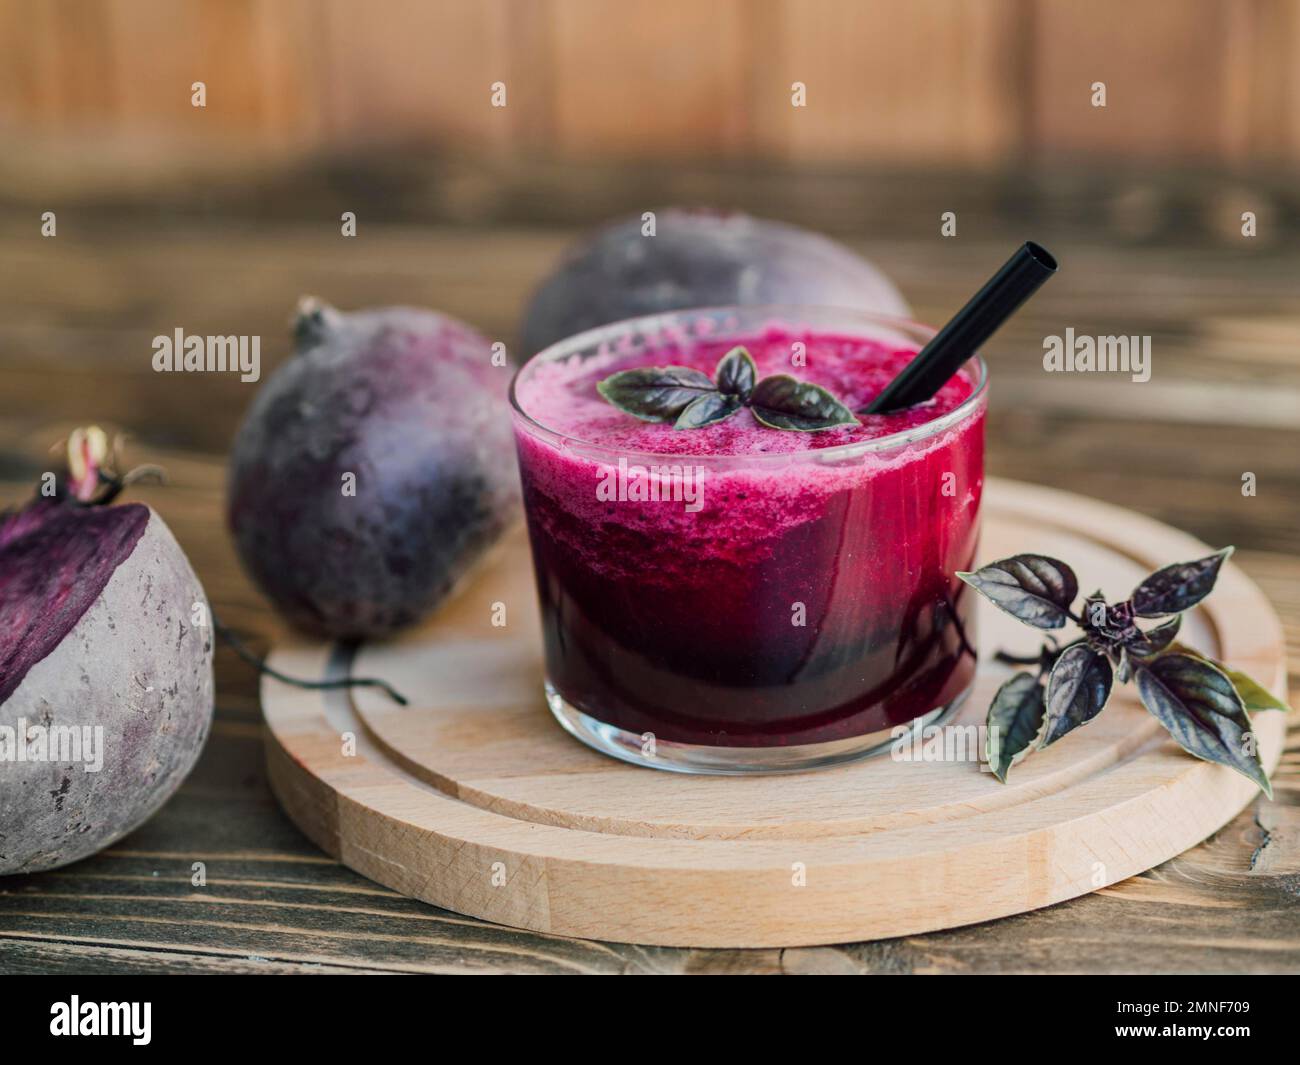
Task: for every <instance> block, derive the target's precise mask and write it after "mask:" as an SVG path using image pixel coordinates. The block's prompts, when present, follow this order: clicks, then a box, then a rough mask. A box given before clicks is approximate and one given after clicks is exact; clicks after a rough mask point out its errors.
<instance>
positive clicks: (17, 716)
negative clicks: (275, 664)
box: [0, 500, 213, 874]
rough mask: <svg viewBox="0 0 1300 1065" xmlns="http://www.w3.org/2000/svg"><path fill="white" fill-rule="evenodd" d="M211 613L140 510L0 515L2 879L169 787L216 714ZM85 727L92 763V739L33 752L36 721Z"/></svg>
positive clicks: (162, 530) (113, 825)
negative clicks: (97, 758) (97, 738)
mask: <svg viewBox="0 0 1300 1065" xmlns="http://www.w3.org/2000/svg"><path fill="white" fill-rule="evenodd" d="M207 616H208V614H207V600H206V599H205V597H204V594H203V588H202V586H201V585H200V584H199V581H198V578H197V577H196V576H195V575H194V571H193V570H192V569H191V568H190V565H189V562H188V561H187V560H186V558H185V555H184V553H183V552H182V551H181V549H180V546H179V545H178V544H177V543H176V540H175V538H174V537H173V536H172V534H171V531H170V530H169V529H168V528H167V526H166V525H165V524H163V521H162V519H161V518H159V517H158V515H157V514H155V513H154V512H153V511H151V510H150V509H149V508H148V507H145V506H141V505H140V504H138V503H136V504H128V505H124V506H111V507H110V506H89V507H88V506H80V505H78V504H76V503H72V502H67V501H65V500H59V501H55V500H39V501H37V502H35V503H33V504H31V505H30V506H29V507H27V508H26V509H24V510H22V511H18V512H16V513H13V514H6V515H4V516H2V517H0V874H3V873H17V872H35V871H38V870H41V869H49V868H52V867H54V866H59V865H66V864H67V863H68V862H72V861H76V860H77V859H79V858H83V857H85V856H86V855H88V854H92V853H94V852H95V851H97V850H99V849H101V848H103V847H106V846H108V845H109V844H110V843H112V842H113V841H114V840H116V839H118V838H120V837H121V836H123V835H125V834H126V833H127V832H129V831H131V830H132V829H134V828H135V827H136V826H137V825H139V824H141V823H142V822H143V821H144V820H145V819H146V818H147V817H148V816H149V815H150V814H152V813H153V812H154V810H156V809H157V808H158V807H159V806H160V805H162V803H163V802H164V801H165V800H166V799H167V798H168V797H169V796H170V795H171V794H172V792H174V791H175V790H176V788H177V787H179V785H180V783H181V781H182V780H183V779H184V778H185V776H186V774H187V773H189V771H190V769H191V767H192V766H193V765H194V762H195V760H196V759H197V758H198V754H199V751H200V749H201V748H202V746H203V741H204V739H205V738H206V737H207V733H208V726H209V724H210V722H211V719H212V704H213V695H212V639H211V632H210V630H209V629H208V628H207V627H206V619H207ZM196 618H202V619H204V623H203V625H202V627H201V626H199V625H196V624H195V619H196ZM96 727H100V728H102V730H103V731H102V734H101V735H102V741H103V742H102V746H100V747H99V748H98V749H99V752H100V755H101V756H102V764H101V766H100V768H99V769H98V770H97V771H88V770H87V768H86V764H87V762H88V761H89V758H88V757H87V756H88V755H89V752H90V750H91V749H90V748H78V750H81V751H82V759H81V760H80V761H78V760H77V759H75V758H72V757H61V756H59V755H56V756H46V757H44V758H41V757H39V756H38V751H39V749H40V748H39V746H37V745H36V744H38V743H39V741H38V740H37V737H36V733H34V732H33V731H32V730H33V728H35V729H37V730H39V731H40V732H41V733H43V734H44V735H46V736H47V737H48V736H50V735H51V730H55V729H58V730H61V731H63V730H76V732H77V734H78V740H79V741H80V740H81V739H84V737H85V733H84V731H83V730H84V729H85V728H89V729H91V730H93V729H95V728H96ZM69 735H70V733H69V732H68V731H64V736H65V737H66V736H69ZM18 745H22V746H23V747H24V748H25V750H24V760H22V761H19V760H18V758H17V749H18ZM72 751H73V748H71V747H65V748H64V749H63V750H62V751H61V752H60V755H70V754H71V753H72Z"/></svg>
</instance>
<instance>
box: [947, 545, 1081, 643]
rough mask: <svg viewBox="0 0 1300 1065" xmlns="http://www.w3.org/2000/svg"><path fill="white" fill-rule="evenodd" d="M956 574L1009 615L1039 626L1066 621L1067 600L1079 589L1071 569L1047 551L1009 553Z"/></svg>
mask: <svg viewBox="0 0 1300 1065" xmlns="http://www.w3.org/2000/svg"><path fill="white" fill-rule="evenodd" d="M957 576H958V577H960V578H961V579H962V580H964V581H965V582H966V583H967V584H969V585H970V586H971V587H972V588H974V589H975V590H976V591H977V592H979V593H980V594H981V595H983V596H985V597H986V598H988V599H989V600H990V601H991V602H992V603H993V604H994V605H996V606H999V607H1001V608H1002V609H1003V610H1005V611H1006V612H1007V613H1008V614H1010V615H1011V616H1012V617H1014V618H1019V619H1020V620H1021V621H1023V622H1024V623H1025V624H1026V625H1033V626H1034V627H1035V628H1038V629H1059V628H1060V627H1061V626H1062V625H1064V624H1065V623H1066V622H1067V621H1069V620H1070V613H1069V608H1070V604H1071V603H1072V602H1074V597H1075V596H1076V595H1077V594H1078V593H1079V581H1078V579H1077V578H1076V577H1075V576H1074V570H1072V569H1070V567H1069V566H1067V565H1066V564H1065V563H1064V562H1060V561H1058V560H1056V559H1054V558H1048V557H1047V556H1046V555H1012V556H1011V557H1010V558H1004V559H1000V560H999V561H997V562H990V563H989V564H988V565H987V566H982V567H981V568H980V569H977V570H976V571H975V572H974V573H958V574H957Z"/></svg>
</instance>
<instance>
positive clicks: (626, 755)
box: [546, 680, 970, 776]
mask: <svg viewBox="0 0 1300 1065" xmlns="http://www.w3.org/2000/svg"><path fill="white" fill-rule="evenodd" d="M969 694H970V688H967V689H966V690H965V691H963V692H961V693H960V694H959V695H958V696H957V697H956V698H955V699H953V700H952V702H950V703H948V704H946V705H945V706H940V707H936V708H935V709H934V710H931V711H930V712H929V713H928V714H924V715H922V716H921V717H918V718H916V719H915V720H914V721H912V722H911V723H910V725H909V727H910V728H913V729H921V728H925V727H926V726H928V725H937V724H939V723H940V722H942V721H944V720H946V719H947V718H948V717H949V716H950V715H951V714H952V713H953V712H954V711H955V710H956V709H957V708H958V707H959V706H961V704H962V703H963V702H964V701H965V699H966V696H967V695H969ZM546 703H547V705H548V706H549V707H550V708H551V713H552V714H554V715H555V720H556V721H558V722H559V723H560V724H561V725H562V726H563V727H564V730H565V731H566V732H567V733H569V735H571V736H575V737H577V738H578V739H580V740H581V741H582V742H583V743H585V744H586V745H587V746H588V747H594V748H595V749H596V750H598V751H600V752H601V753H602V754H608V755H612V756H613V757H615V758H619V759H622V760H623V761H624V762H631V763H632V764H633V765H640V766H646V767H647V768H649V769H667V770H670V771H672V772H674V773H707V774H713V775H717V776H742V775H745V774H749V773H795V772H799V771H800V770H804V769H821V768H823V767H825V766H832V765H840V764H842V763H844V762H853V761H856V760H857V759H859V758H869V757H871V756H872V755H875V754H881V753H883V752H885V751H887V750H889V748H890V746H891V745H892V744H893V743H894V740H895V738H896V737H895V729H896V728H897V727H898V726H893V727H890V728H887V729H882V730H880V731H879V732H870V733H867V734H866V735H864V736H850V737H849V738H848V739H844V740H828V741H827V742H825V743H804V744H798V745H795V746H790V747H710V746H706V745H704V744H695V743H673V742H671V741H669V740H661V739H657V738H656V739H655V740H654V743H653V744H651V743H650V742H649V741H648V739H643V738H642V737H641V736H640V735H639V734H637V733H634V732H627V731H625V730H623V729H621V728H615V727H614V726H613V725H607V724H605V723H604V722H603V721H597V720H596V719H595V718H594V717H591V716H590V715H589V714H584V713H583V712H582V711H581V710H579V709H578V708H577V707H576V706H574V705H573V704H572V703H570V702H568V701H567V700H566V699H565V698H564V696H562V695H561V694H560V693H559V692H558V691H556V690H555V688H554V687H553V686H552V685H551V682H550V681H549V680H548V681H547V682H546Z"/></svg>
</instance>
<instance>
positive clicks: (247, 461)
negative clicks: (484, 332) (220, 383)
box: [228, 300, 519, 639]
mask: <svg viewBox="0 0 1300 1065" xmlns="http://www.w3.org/2000/svg"><path fill="white" fill-rule="evenodd" d="M295 337H296V340H297V352H296V354H295V355H294V357H293V358H292V359H290V360H289V361H288V362H287V363H286V364H285V365H284V366H282V367H280V368H279V369H278V370H277V371H276V373H275V374H274V375H272V377H271V378H270V380H269V381H267V383H266V384H265V385H263V386H262V388H261V389H260V391H259V392H258V394H257V397H256V399H255V400H254V401H253V405H252V407H251V408H250V410H249V413H248V416H247V418H246V420H245V422H244V424H243V426H242V427H241V429H240V431H239V435H238V437H237V438H236V440H235V445H234V450H233V453H232V456H231V463H230V482H229V510H228V515H229V523H230V528H231V531H232V532H233V534H234V538H235V545H236V547H237V549H238V551H239V556H240V558H241V560H242V561H243V563H244V566H245V568H246V569H247V570H248V572H249V573H250V574H251V576H252V577H253V579H254V580H255V581H256V583H257V584H258V586H259V587H260V588H261V589H262V591H263V592H264V593H265V594H266V595H267V597H268V598H269V599H270V600H271V601H272V602H273V603H274V604H275V606H276V607H277V608H278V609H279V610H280V612H281V613H282V614H283V615H284V616H285V617H286V618H287V619H288V620H289V621H290V622H292V623H293V624H294V625H296V626H297V627H298V628H300V629H303V630H305V631H307V632H310V633H314V634H317V635H322V636H329V637H335V638H342V639H355V638H365V637H374V636H382V635H385V634H387V633H390V632H393V631H394V630H396V629H399V628H401V627H403V626H405V625H409V624H411V623H412V622H414V621H417V620H419V619H420V618H422V617H423V616H424V615H426V614H427V613H428V612H429V611H430V610H432V609H433V607H435V606H436V605H437V604H438V603H439V602H440V601H441V600H442V599H443V598H444V597H445V596H446V595H447V594H448V592H449V591H450V590H451V589H452V587H453V586H454V585H455V584H456V582H457V581H458V580H459V579H460V578H461V577H462V576H463V575H464V574H465V573H466V571H467V570H468V569H469V567H470V566H471V565H472V564H473V563H474V561H475V560H476V559H478V558H479V557H480V556H481V555H482V554H483V552H484V551H485V550H486V549H487V548H488V547H489V546H490V545H491V544H492V543H493V542H494V541H495V540H496V539H497V538H498V537H499V536H500V534H501V532H502V531H503V530H504V528H505V526H506V525H507V524H508V522H509V521H510V520H511V518H512V516H513V514H514V511H515V508H516V505H517V499H518V492H519V488H518V477H517V474H516V471H515V464H514V448H513V443H512V440H511V429H510V417H509V412H508V408H507V406H506V399H505V395H506V386H507V382H508V379H509V372H508V370H507V369H506V368H505V367H504V366H498V365H494V364H493V360H492V350H491V347H490V345H489V343H488V341H487V340H486V339H484V338H483V337H482V336H480V335H479V334H478V333H477V332H475V331H474V330H473V329H471V328H470V327H469V326H467V325H465V324H463V323H461V322H458V321H456V320H455V319H453V318H450V317H448V316H446V315H441V314H437V313H435V312H433V311H422V310H416V309H412V308H403V307H390V308H383V309H379V310H371V311H359V312H355V313H344V312H340V311H337V310H335V309H334V308H332V307H329V306H327V305H325V304H322V303H319V302H317V301H315V300H304V301H303V303H302V304H301V306H300V308H299V314H298V318H297V322H296V325H295Z"/></svg>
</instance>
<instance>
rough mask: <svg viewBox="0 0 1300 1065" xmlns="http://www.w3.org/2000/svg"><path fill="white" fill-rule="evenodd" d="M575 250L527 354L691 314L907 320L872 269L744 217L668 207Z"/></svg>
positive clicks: (546, 292) (825, 241) (544, 306)
mask: <svg viewBox="0 0 1300 1065" xmlns="http://www.w3.org/2000/svg"><path fill="white" fill-rule="evenodd" d="M643 225H644V223H643V222H642V219H641V217H640V216H637V217H635V218H629V219H625V220H622V221H618V222H613V223H610V224H609V225H607V226H604V227H603V228H601V229H599V230H597V231H596V232H595V233H594V234H591V235H589V236H587V237H585V238H583V239H582V240H580V241H579V242H578V243H577V244H576V245H574V246H573V247H572V248H570V249H569V251H568V252H567V253H566V255H565V256H564V259H563V261H562V262H561V263H560V265H559V267H558V268H557V269H556V271H555V272H554V273H553V274H551V275H550V277H548V278H547V279H546V280H545V281H544V282H543V283H542V284H541V286H540V287H539V288H538V289H537V291H536V293H535V294H534V295H533V299H532V302H531V303H530V304H529V306H528V310H527V312H526V313H525V315H524V323H523V327H522V333H523V348H524V351H523V354H524V355H525V356H531V355H535V354H536V353H537V352H539V351H541V350H542V349H543V348H545V347H547V346H549V345H550V344H553V343H555V342H556V341H557V340H563V339H564V338H565V337H569V336H572V335H573V334H574V333H580V332H582V331H583V330H584V329H591V328H594V327H595V326H598V325H605V324H607V323H609V322H617V321H621V320H622V319H624V318H634V317H636V316H638V315H643V314H658V313H660V312H661V311H675V310H684V309H686V308H688V307H720V306H730V305H733V304H738V305H743V306H754V305H760V304H769V303H770V304H794V305H804V306H820V307H845V308H852V309H856V310H863V311H874V312H877V313H880V314H890V315H897V316H902V317H907V316H908V314H909V313H910V311H909V309H908V306H907V303H906V302H905V301H904V300H903V297H902V296H900V295H899V294H898V290H897V289H896V288H895V287H894V285H893V283H892V282H891V281H890V280H889V279H888V278H887V277H886V276H885V275H884V274H883V273H881V272H880V271H879V270H878V269H877V268H876V267H875V266H873V265H872V264H871V263H869V262H867V261H866V260H865V259H863V258H861V257H860V256H858V255H856V254H854V253H853V252H851V251H850V250H849V249H848V248H846V247H844V245H842V244H838V243H836V242H835V241H833V240H831V239H830V238H828V237H824V236H822V235H820V234H818V233H812V232H810V231H808V230H806V229H800V228H799V227H798V226H792V225H787V224H785V223H783V222H770V221H766V220H764V219H761V218H753V217H751V216H749V215H746V214H739V213H726V212H719V211H709V210H686V209H682V208H667V209H665V210H661V211H658V212H656V213H655V234H654V236H646V235H643Z"/></svg>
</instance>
